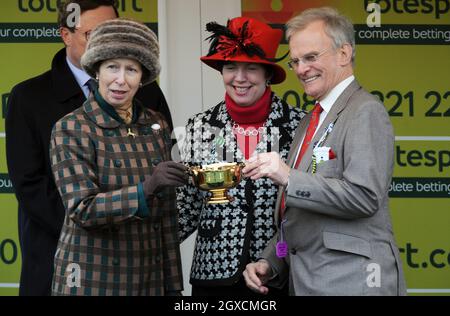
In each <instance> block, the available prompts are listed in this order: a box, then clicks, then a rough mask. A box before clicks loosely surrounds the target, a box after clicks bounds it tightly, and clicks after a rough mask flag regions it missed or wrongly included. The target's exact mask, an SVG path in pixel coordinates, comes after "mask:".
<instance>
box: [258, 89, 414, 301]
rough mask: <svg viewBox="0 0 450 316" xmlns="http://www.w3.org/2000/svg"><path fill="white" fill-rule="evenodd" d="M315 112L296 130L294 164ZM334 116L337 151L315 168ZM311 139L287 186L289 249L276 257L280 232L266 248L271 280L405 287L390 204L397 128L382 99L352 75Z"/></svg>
mask: <svg viewBox="0 0 450 316" xmlns="http://www.w3.org/2000/svg"><path fill="white" fill-rule="evenodd" d="M310 115H311V114H309V115H308V116H307V117H305V119H303V120H302V121H301V122H300V125H299V127H298V129H297V131H296V136H295V138H294V140H293V144H292V148H291V151H290V153H289V156H288V164H289V165H290V166H291V167H292V166H293V164H294V159H295V156H296V154H297V152H298V148H299V146H300V144H301V140H302V137H303V135H304V134H305V132H306V128H307V125H308V122H309V116H310ZM331 122H334V128H333V129H332V131H331V133H329V135H328V137H327V138H326V140H325V143H324V145H323V146H327V147H331V149H332V150H333V151H334V153H335V154H336V158H335V159H332V160H328V161H325V162H321V163H319V164H318V165H317V169H316V172H315V173H312V172H311V169H312V153H313V149H312V147H313V146H314V144H315V143H317V141H318V140H319V139H320V138H321V136H322V135H323V133H324V131H325V130H326V129H327V127H328V126H329V124H330V123H331ZM311 144H312V145H311V146H310V148H309V149H308V150H307V152H306V153H305V155H304V156H303V159H302V161H301V163H300V166H299V168H298V169H297V170H294V169H292V170H291V173H290V176H289V185H288V188H287V190H286V192H287V194H286V206H287V210H286V213H285V219H286V220H287V221H286V223H285V224H284V233H285V234H284V235H285V240H286V241H287V244H288V247H289V252H288V255H287V257H285V258H284V259H279V258H277V256H276V254H275V245H276V242H277V239H278V238H279V236H280V235H279V234H277V235H276V236H275V237H274V238H273V239H272V241H271V242H270V243H269V245H268V246H267V248H266V249H265V251H264V253H263V255H262V256H261V257H262V258H265V259H267V260H268V261H269V262H270V263H271V265H272V268H273V270H274V271H275V272H276V274H277V278H275V279H274V280H273V282H272V283H273V284H276V283H277V282H278V283H279V284H281V283H283V281H285V280H286V279H289V288H290V294H291V295H404V294H405V293H406V288H405V287H406V286H405V281H404V277H403V271H402V265H401V262H400V258H399V251H398V248H397V246H396V245H395V241H394V237H393V232H392V225H391V219H390V214H389V208H388V202H389V200H388V189H389V185H390V181H391V176H392V170H393V164H394V163H393V156H394V135H393V129H392V125H391V123H390V120H389V116H388V114H387V112H386V110H385V108H384V106H383V104H382V103H380V101H379V100H378V99H376V98H375V97H374V96H372V95H371V94H369V93H368V92H367V91H365V90H364V89H362V88H361V87H360V85H359V84H358V83H357V82H356V81H353V82H352V83H351V84H350V85H349V86H348V87H347V88H346V89H345V90H344V92H343V93H342V94H341V95H340V96H339V98H338V99H337V100H336V102H335V103H334V105H333V106H332V108H331V111H330V112H329V113H328V115H327V117H326V119H325V121H324V122H323V124H322V125H321V126H320V129H319V130H318V131H317V133H316V135H315V136H314V138H313V141H312V143H311ZM281 190H282V188H280V192H279V197H278V200H277V208H276V210H278V209H279V204H280V195H281ZM277 213H278V212H277ZM277 220H278V219H277Z"/></svg>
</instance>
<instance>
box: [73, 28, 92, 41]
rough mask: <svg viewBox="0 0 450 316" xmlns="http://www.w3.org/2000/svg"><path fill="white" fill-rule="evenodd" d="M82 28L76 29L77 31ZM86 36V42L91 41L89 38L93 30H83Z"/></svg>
mask: <svg viewBox="0 0 450 316" xmlns="http://www.w3.org/2000/svg"><path fill="white" fill-rule="evenodd" d="M79 30H80V29H75V31H79ZM82 34H83V35H84V38H85V39H86V42H87V41H89V38H90V37H91V30H89V31H86V32H83V33H82Z"/></svg>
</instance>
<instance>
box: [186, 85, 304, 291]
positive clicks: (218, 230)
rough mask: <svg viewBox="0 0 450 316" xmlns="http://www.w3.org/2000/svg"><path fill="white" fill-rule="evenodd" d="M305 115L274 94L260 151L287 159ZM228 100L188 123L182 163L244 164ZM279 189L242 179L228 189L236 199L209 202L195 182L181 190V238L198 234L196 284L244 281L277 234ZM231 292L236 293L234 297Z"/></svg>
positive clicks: (267, 182)
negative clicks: (249, 267) (247, 269)
mask: <svg viewBox="0 0 450 316" xmlns="http://www.w3.org/2000/svg"><path fill="white" fill-rule="evenodd" d="M304 115H305V113H304V112H303V111H300V110H299V109H298V108H293V107H291V106H289V105H288V104H287V103H286V102H284V101H283V100H281V99H280V98H279V97H278V96H277V95H276V94H275V93H272V103H271V110H270V113H269V116H268V118H267V120H266V124H265V130H266V132H264V133H262V136H261V140H260V142H259V143H258V145H257V146H256V149H255V151H257V152H259V153H262V152H270V151H277V152H279V154H280V156H281V157H282V159H286V158H287V155H288V152H289V149H290V147H291V142H292V139H293V137H294V133H295V130H296V128H297V126H298V124H299V121H300V119H301V118H302V117H303V116H304ZM232 127H233V123H232V120H231V117H230V115H229V113H228V112H227V109H226V105H225V101H222V102H221V103H219V104H218V105H216V106H215V107H213V108H211V109H209V110H206V111H205V112H202V113H199V114H197V115H195V116H193V117H192V118H191V119H189V121H188V123H187V125H186V138H185V140H184V142H183V143H181V142H179V146H181V148H182V149H181V153H182V160H183V161H184V162H185V163H188V164H192V165H198V164H201V165H205V164H211V163H216V162H221V161H229V162H232V161H234V162H239V161H244V154H243V153H242V152H241V150H240V148H239V146H238V145H237V142H236V138H235V136H234V134H233V130H232ZM277 191H278V186H277V185H276V184H275V183H273V182H272V180H270V179H269V178H261V179H258V180H255V181H253V180H251V179H243V180H241V182H240V183H239V184H238V185H237V186H236V187H235V188H232V189H230V190H228V193H229V195H231V196H232V197H234V198H235V199H234V201H232V202H230V203H225V204H206V203H205V197H207V196H209V195H210V193H209V192H206V191H200V190H199V189H198V188H197V187H195V186H194V185H193V184H188V185H185V186H182V187H178V188H177V205H178V210H179V213H180V216H179V221H180V225H179V228H180V239H181V241H183V240H184V239H186V238H188V237H189V236H190V235H191V234H192V233H194V232H195V231H196V230H197V231H198V234H197V238H196V243H195V249H194V256H193V261H192V267H191V275H190V283H191V284H192V285H194V286H228V285H232V284H234V283H236V282H238V281H239V279H241V278H242V272H243V271H244V270H245V266H246V264H247V263H249V262H250V261H255V260H256V259H257V258H258V257H259V255H260V254H261V253H262V251H263V250H264V248H265V247H266V245H267V243H268V242H269V241H270V239H271V238H272V236H273V235H274V234H275V232H276V226H275V221H274V207H275V202H276V198H277ZM230 294H232V293H230Z"/></svg>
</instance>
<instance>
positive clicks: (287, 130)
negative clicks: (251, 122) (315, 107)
mask: <svg viewBox="0 0 450 316" xmlns="http://www.w3.org/2000/svg"><path fill="white" fill-rule="evenodd" d="M292 110H293V109H292V108H291V107H290V106H289V105H288V104H287V103H286V102H284V101H283V100H281V99H280V98H279V97H278V96H277V95H275V94H274V93H272V103H271V109H270V113H269V116H268V118H267V120H266V123H265V127H266V128H267V129H266V131H267V133H263V136H262V139H261V140H260V141H259V143H258V145H257V146H256V149H255V150H256V152H268V151H272V150H273V149H276V148H273V149H272V146H273V144H275V143H278V144H279V149H280V150H281V148H285V146H286V145H287V144H288V143H290V142H291V140H292V137H291V134H292V132H293V130H295V127H291V126H290V125H291V111H292ZM303 115H304V114H303ZM303 115H302V116H303ZM190 122H191V124H192V125H191V128H193V131H192V132H193V133H194V134H196V133H200V134H197V135H198V136H200V137H201V141H202V142H206V143H210V142H213V140H214V138H215V133H213V132H211V131H210V130H209V128H211V130H216V129H219V130H220V134H219V136H221V137H223V139H224V145H223V146H220V147H222V150H223V153H222V154H223V157H227V154H226V153H227V152H228V153H233V157H234V159H235V161H243V160H244V155H243V153H242V152H241V150H240V149H239V147H238V146H237V142H236V140H235V137H234V134H233V126H232V125H233V123H232V120H231V116H230V114H229V113H228V111H227V109H226V105H225V102H224V101H222V102H221V103H219V104H218V105H216V106H215V107H213V108H211V109H209V110H207V111H205V112H202V113H200V114H198V115H196V116H195V117H193V119H192V121H191V120H190ZM273 128H278V133H279V134H277V133H274V129H273ZM192 140H193V141H194V142H196V141H200V139H198V138H197V136H194V137H193V139H192ZM190 149H191V151H192V150H193V149H194V148H193V147H192V148H190ZM203 151H205V152H203ZM203 151H202V155H201V157H202V158H201V160H202V162H203V163H210V162H213V161H216V160H217V157H216V156H215V155H216V153H215V151H214V152H211V151H210V150H207V149H205V148H203ZM186 154H187V155H189V154H188V153H187V152H186ZM197 154H198V153H197ZM190 155H191V156H189V157H196V155H195V153H192V152H191V153H190ZM194 160H196V158H194ZM195 162H196V163H198V161H195Z"/></svg>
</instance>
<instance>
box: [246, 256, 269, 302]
mask: <svg viewBox="0 0 450 316" xmlns="http://www.w3.org/2000/svg"><path fill="white" fill-rule="evenodd" d="M243 275H244V278H245V283H247V286H248V288H250V289H251V290H253V291H255V292H257V293H261V294H267V293H268V292H269V288H268V287H267V286H264V284H266V282H267V281H268V280H269V279H270V277H271V276H272V269H271V268H270V265H269V263H268V262H267V260H264V259H261V260H258V261H257V262H252V263H249V264H247V267H246V268H245V271H244V272H243Z"/></svg>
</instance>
